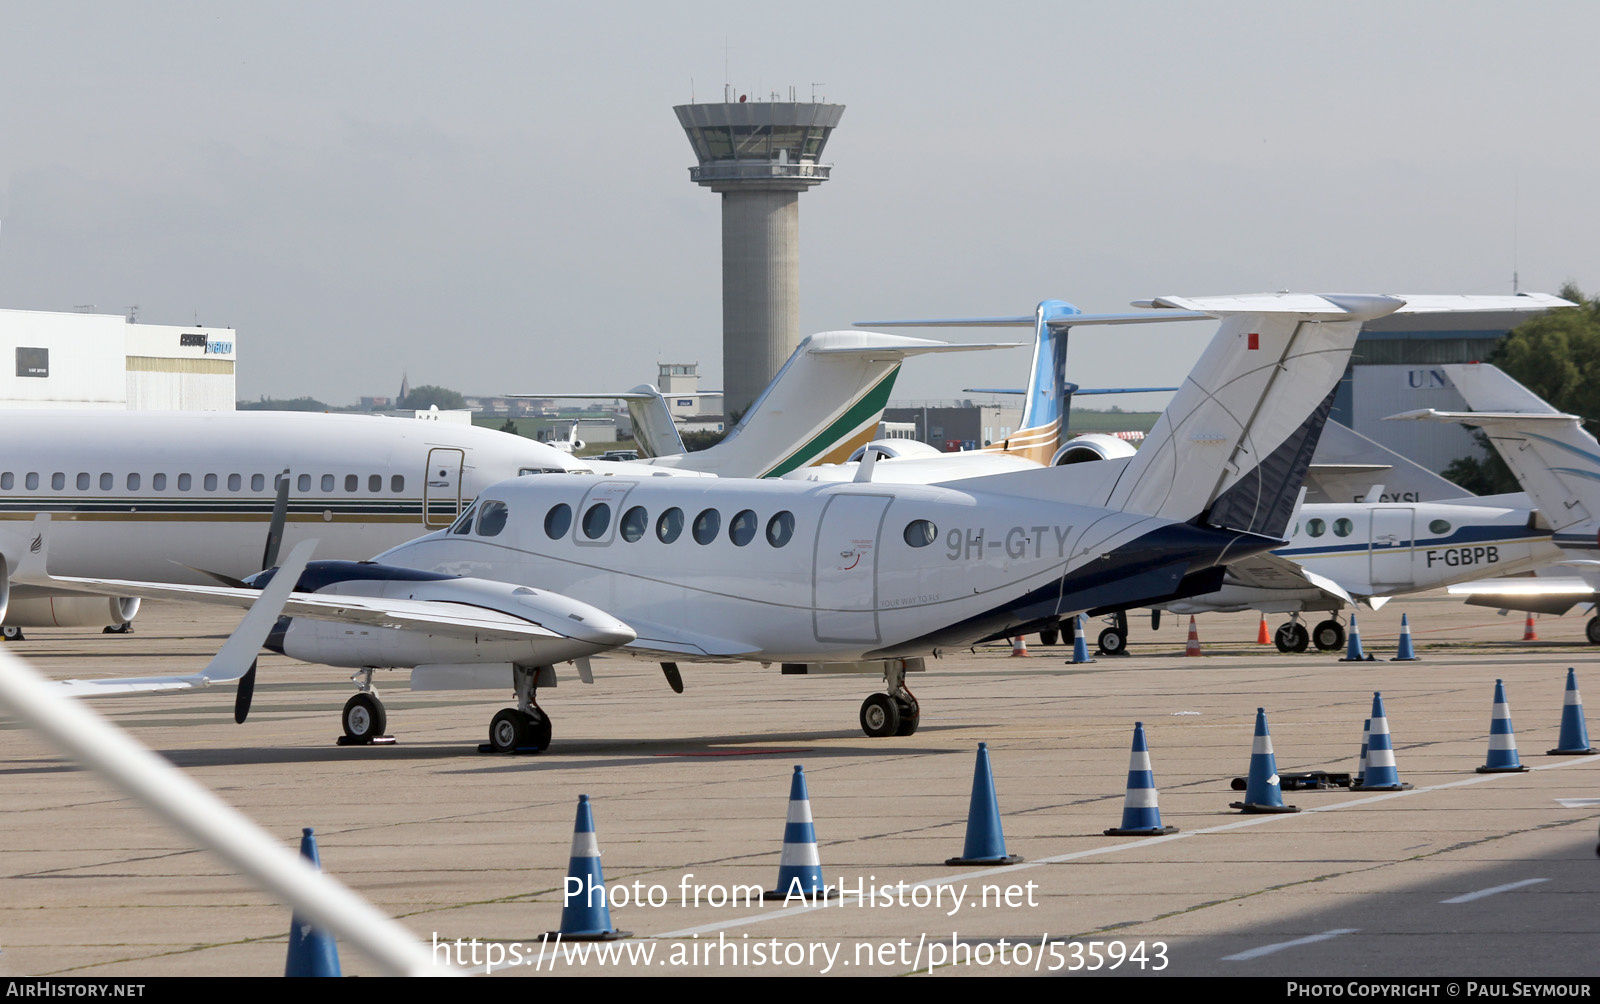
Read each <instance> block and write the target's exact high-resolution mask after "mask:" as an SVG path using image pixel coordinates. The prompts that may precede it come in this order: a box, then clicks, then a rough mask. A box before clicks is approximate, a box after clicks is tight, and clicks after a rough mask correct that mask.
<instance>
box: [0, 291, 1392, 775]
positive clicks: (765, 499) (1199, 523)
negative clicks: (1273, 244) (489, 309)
mask: <svg viewBox="0 0 1600 1004" xmlns="http://www.w3.org/2000/svg"><path fill="white" fill-rule="evenodd" d="M1148 304H1149V306H1152V307H1155V308H1160V309H1175V310H1185V311H1196V312H1202V313H1207V314H1211V315H1213V316H1215V317H1217V318H1219V319H1221V321H1222V323H1221V325H1220V327H1219V329H1218V331H1217V333H1216V334H1215V335H1214V336H1213V338H1212V340H1211V342H1210V344H1209V345H1208V347H1207V348H1206V349H1205V351H1204V353H1203V354H1202V356H1201V358H1200V360H1199V361H1198V362H1197V364H1196V365H1195V367H1194V369H1193V370H1192V371H1191V373H1190V375H1189V378H1188V379H1187V380H1186V381H1185V383H1184V385H1183V387H1182V389H1180V390H1179V391H1178V393H1177V394H1176V395H1175V396H1174V397H1173V400H1172V402H1171V404H1170V405H1169V406H1168V408H1167V409H1166V411H1165V412H1164V413H1163V415H1162V417H1161V419H1160V420H1159V421H1158V422H1157V424H1156V426H1155V429H1154V430H1153V431H1152V432H1151V434H1150V436H1149V437H1148V438H1147V439H1146V441H1145V444H1144V446H1143V448H1142V449H1141V450H1140V451H1139V452H1138V453H1137V454H1136V455H1134V456H1133V457H1128V458H1118V459H1113V460H1106V461H1101V462H1099V463H1094V464H1075V465H1070V466H1057V467H1036V468H1034V469H1031V470H1025V471H1019V472H1015V473H1011V474H1001V475H993V476H989V477H982V478H971V479H965V480H960V481H952V482H947V483H944V484H941V485H892V484H878V483H875V482H874V481H873V480H872V478H871V472H872V470H873V467H874V466H875V462H874V461H873V460H871V459H869V460H868V461H867V463H865V464H863V466H862V473H861V475H860V476H859V477H858V479H857V480H856V481H854V482H850V483H846V484H812V483H807V482H794V481H785V480H780V479H764V480H744V479H740V480H734V479H721V478H719V479H710V478H706V479H669V478H630V479H621V478H609V479H607V478H599V477H595V476H590V475H581V474H549V475H542V476H540V477H524V478H515V479H512V480H509V481H505V482H501V483H500V484H497V485H493V486H491V487H490V488H488V489H486V490H485V491H484V492H483V493H482V494H481V495H480V497H479V499H478V500H477V502H475V503H474V504H473V505H472V506H471V507H470V508H469V509H468V510H467V511H466V512H464V513H463V514H462V515H461V517H460V518H459V519H457V520H456V522H455V523H454V524H453V525H452V526H451V527H449V528H446V529H442V530H438V531H435V532H433V533H430V534H428V535H426V536H423V537H420V538H418V539H416V540H414V541H411V542H409V543H406V544H402V545H400V546H399V547H395V548H391V549H390V550H388V551H386V552H384V553H382V554H380V555H378V557H377V559H376V560H375V561H374V562H371V563H346V562H313V563H311V564H310V565H308V566H307V568H306V570H305V572H304V573H302V574H301V575H300V576H299V577H298V580H297V583H296V585H297V590H296V591H295V592H293V593H291V594H290V596H289V599H288V601H287V603H286V604H285V606H284V607H283V612H284V613H285V614H286V615H287V616H288V620H287V622H286V623H284V622H280V625H279V627H280V628H281V630H278V631H275V632H274V635H275V637H273V638H269V640H268V645H269V647H274V648H276V649H278V650H281V651H282V652H284V653H285V654H287V655H290V656H292V657H294V658H299V659H304V660H308V661H315V662H322V663H327V664H332V665H342V666H354V667H356V668H357V669H358V673H357V676H356V682H357V688H358V690H357V693H356V694H355V695H354V696H352V698H351V699H350V701H349V702H347V704H346V710H345V715H344V726H345V732H346V738H347V740H349V741H357V742H359V741H369V740H370V739H372V738H373V737H374V736H376V735H377V734H378V733H380V732H381V731H382V728H381V726H382V725H386V724H387V722H386V715H385V713H384V711H383V708H382V704H381V702H380V701H379V700H378V699H377V696H376V693H375V691H374V689H373V688H372V676H373V672H374V671H375V670H377V669H379V668H395V667H398V668H409V669H411V679H412V685H413V687H414V688H417V689H429V688H446V687H449V688H473V687H476V688H496V689H499V688H504V687H506V685H507V684H508V683H509V684H510V685H511V689H512V690H513V692H514V693H515V694H516V697H517V706H516V707H514V708H506V709H504V710H503V711H501V712H499V713H498V714H496V715H495V716H494V719H493V721H492V722H491V724H490V729H489V738H490V745H491V746H492V747H493V748H494V749H496V750H501V751H512V750H517V749H523V748H541V747H542V746H543V745H545V744H547V743H548V741H549V736H550V732H551V728H550V720H549V716H548V715H547V714H545V712H544V711H543V710H542V709H540V708H539V706H538V704H537V699H536V698H537V689H538V688H539V687H540V686H548V685H551V684H553V683H554V682H555V679H556V677H555V663H556V662H557V661H572V662H573V663H574V665H575V666H576V667H577V672H578V675H579V677H580V679H585V680H588V679H592V676H593V674H592V670H591V668H590V666H589V662H588V656H587V654H586V653H588V652H592V651H595V650H602V649H608V648H609V649H610V650H612V651H617V652H622V653H624V654H629V655H634V656H638V657H641V658H648V659H651V660H653V661H659V662H661V663H662V668H663V672H664V673H665V675H666V677H667V679H668V682H669V684H672V685H673V686H674V687H675V688H676V687H681V685H682V678H681V675H680V674H679V671H678V667H677V663H678V662H679V661H694V662H740V661H754V662H760V663H774V662H776V663H780V664H782V665H783V667H784V669H785V671H786V672H795V673H809V672H822V671H857V672H871V673H881V674H882V675H883V677H884V681H885V689H884V692H882V693H875V694H872V695H871V696H869V697H868V698H867V699H866V700H865V701H864V702H863V704H862V707H861V713H860V722H861V726H862V729H863V731H864V732H866V733H867V734H868V735H869V736H889V735H910V734H912V733H914V732H915V731H916V729H917V726H918V723H919V721H920V715H921V712H920V705H919V704H918V702H917V699H916V698H915V696H914V695H913V694H912V692H911V690H910V689H909V687H908V686H907V685H906V677H907V674H908V672H915V671H918V670H921V669H923V668H924V663H925V660H926V658H928V657H929V656H933V657H937V656H938V655H939V653H940V652H942V651H944V650H945V649H949V648H956V647H965V646H968V645H971V644H974V643H977V642H980V641H984V640H987V639H991V638H996V637H1003V636H1007V635H1013V634H1016V633H1019V632H1021V631H1028V630H1035V629H1037V628H1038V627H1039V626H1041V625H1044V624H1049V623H1055V622H1057V621H1058V620H1059V619H1060V618H1061V617H1063V616H1065V615H1067V614H1069V613H1072V612H1074V611H1079V610H1088V609H1093V608H1096V607H1101V606H1107V605H1111V606H1121V607H1129V606H1140V605H1148V604H1151V603H1157V602H1162V601H1165V600H1168V599H1171V598H1173V597H1174V596H1182V595H1188V594H1191V593H1197V592H1205V591H1208V590H1210V589H1213V588H1215V587H1216V585H1218V584H1219V583H1220V581H1221V578H1222V574H1223V569H1224V568H1225V566H1226V565H1227V564H1228V563H1229V562H1230V561H1234V560H1237V559H1239V558H1242V557H1248V556H1250V555H1253V554H1258V553H1263V552H1265V551H1268V550H1270V549H1272V548H1274V547H1278V546H1280V545H1281V543H1282V534H1283V532H1284V530H1285V529H1287V527H1288V523H1289V520H1290V518H1291V516H1292V513H1293V510H1294V505H1295V500H1296V497H1297V495H1298V492H1299V482H1300V479H1301V477H1302V476H1303V474H1304V471H1305V467H1306V464H1307V463H1308V461H1309V458H1310V455H1311V449H1310V447H1309V445H1308V444H1309V443H1311V442H1313V441H1314V439H1315V436H1316V433H1317V431H1318V429H1319V428H1320V425H1321V423H1322V422H1323V421H1325V419H1326V415H1327V408H1326V406H1325V404H1323V403H1322V402H1324V401H1325V399H1326V398H1327V397H1328V395H1330V394H1331V392H1332V389H1333V387H1334V385H1335V383H1336V382H1337V380H1338V378H1339V376H1340V375H1341V374H1342V373H1343V371H1344V367H1345V363H1346V361H1347V360H1348V358H1349V355H1350V350H1351V348H1352V346H1353V345H1354V343H1355V339H1356V336H1357V334H1358V333H1359V331H1360V327H1361V323H1362V321H1364V320H1366V319H1369V318H1373V317H1380V316H1384V315H1386V314H1388V313H1391V312H1393V311H1394V310H1396V309H1398V308H1400V307H1401V306H1403V301H1402V300H1400V299H1398V298H1395V297H1389V296H1362V295H1339V296H1314V295H1293V294H1260V295H1246V296H1232V297H1214V298H1196V299H1189V298H1180V297H1163V298H1161V299H1158V300H1154V301H1149V302H1148ZM869 457H870V455H869ZM34 526H35V528H36V530H37V533H36V539H37V541H38V547H37V551H36V552H30V554H31V555H32V562H33V563H32V564H30V565H29V566H28V567H27V568H26V569H19V572H18V576H19V579H21V580H24V581H29V582H38V583H41V584H44V585H46V586H48V587H49V588H52V589H57V590H63V591H71V590H74V589H89V590H95V591H101V592H106V591H110V592H116V593H119V594H124V593H125V594H127V595H143V596H161V597H167V598H185V599H209V600H212V601H215V602H224V603H230V604H234V605H236V606H251V605H252V604H254V603H256V602H258V601H259V600H260V599H261V597H262V596H263V594H262V593H259V592H257V591H255V590H253V589H249V588H245V589H236V588H228V587H222V586H199V585H194V586H183V585H165V586H164V585H149V584H140V583H133V582H128V581H126V580H107V579H97V578H91V577H82V576H80V577H72V576H62V575H60V574H59V573H57V572H55V570H54V569H53V568H52V567H51V559H50V558H49V554H50V551H51V545H50V543H49V541H48V539H47V538H48V532H47V531H48V528H47V527H45V528H41V527H40V524H39V523H38V522H36V523H35V524H34ZM271 578H272V572H271V571H269V572H266V573H262V574H261V575H259V576H257V577H255V579H254V580H253V581H252V582H251V584H252V585H255V586H257V587H260V586H263V585H267V584H270V581H271ZM474 619H475V620H477V621H479V622H480V625H479V626H478V627H476V628H474V627H473V626H471V625H470V624H466V623H463V621H470V620H474ZM349 625H354V626H353V627H352V626H349ZM182 679H183V680H185V681H187V682H185V683H182V684H181V686H183V687H194V686H196V685H197V684H196V683H195V682H194V681H193V679H192V678H189V677H186V678H182ZM74 686H75V687H77V688H79V689H77V690H75V691H74V692H94V691H95V690H96V688H99V689H100V690H102V691H103V692H130V691H131V692H137V691H140V690H159V689H164V686H165V684H163V682H161V681H159V680H157V681H151V680H144V681H138V682H137V684H136V685H130V684H128V683H127V682H126V681H116V680H104V681H79V682H78V683H76V684H74Z"/></svg>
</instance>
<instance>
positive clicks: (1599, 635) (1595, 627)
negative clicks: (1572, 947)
mask: <svg viewBox="0 0 1600 1004" xmlns="http://www.w3.org/2000/svg"><path fill="white" fill-rule="evenodd" d="M7 630H10V629H9V628H8V629H7ZM1583 633H1584V634H1585V635H1587V636H1588V638H1589V644H1591V645H1600V616H1596V617H1591V618H1589V623H1588V624H1587V625H1585V626H1584V629H1583ZM7 637H8V638H9V637H10V635H7Z"/></svg>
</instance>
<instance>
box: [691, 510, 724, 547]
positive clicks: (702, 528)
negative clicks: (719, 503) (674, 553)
mask: <svg viewBox="0 0 1600 1004" xmlns="http://www.w3.org/2000/svg"><path fill="white" fill-rule="evenodd" d="M721 528H722V513H720V512H717V511H716V510H715V509H702V510H701V511H700V515H698V516H696V517H695V518H694V542H695V543H696V544H709V543H711V542H712V541H713V540H716V539H717V531H718V530H719V529H721Z"/></svg>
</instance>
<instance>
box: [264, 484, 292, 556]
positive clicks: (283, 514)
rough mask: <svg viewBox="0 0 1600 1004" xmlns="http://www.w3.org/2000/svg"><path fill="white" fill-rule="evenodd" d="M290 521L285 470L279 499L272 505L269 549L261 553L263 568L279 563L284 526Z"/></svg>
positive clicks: (268, 529)
mask: <svg viewBox="0 0 1600 1004" xmlns="http://www.w3.org/2000/svg"><path fill="white" fill-rule="evenodd" d="M288 519H289V470H288V468H284V471H283V473H282V474H280V475H279V476H278V498H277V499H276V500H275V501H274V502H273V503H272V522H271V523H269V524H268V525H267V549H266V550H265V551H262V552H261V567H262V568H271V567H273V566H274V565H276V564H277V563H278V549H279V548H280V547H282V546H283V525H284V523H286V522H288Z"/></svg>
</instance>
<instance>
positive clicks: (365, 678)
mask: <svg viewBox="0 0 1600 1004" xmlns="http://www.w3.org/2000/svg"><path fill="white" fill-rule="evenodd" d="M350 682H351V683H354V684H355V685H356V687H357V692H356V693H354V694H352V695H351V696H350V699H349V700H348V701H345V702H344V713H343V715H341V719H342V721H343V723H344V735H342V736H340V737H339V745H340V746H368V745H372V744H374V743H384V744H387V743H392V742H394V736H390V735H385V734H384V732H385V730H387V729H388V728H389V713H388V712H387V711H385V710H384V707H383V701H381V700H379V699H378V688H376V687H374V686H373V685H372V669H371V668H370V667H369V668H367V669H363V670H360V671H359V672H357V673H356V674H355V675H354V676H352V677H350Z"/></svg>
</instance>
